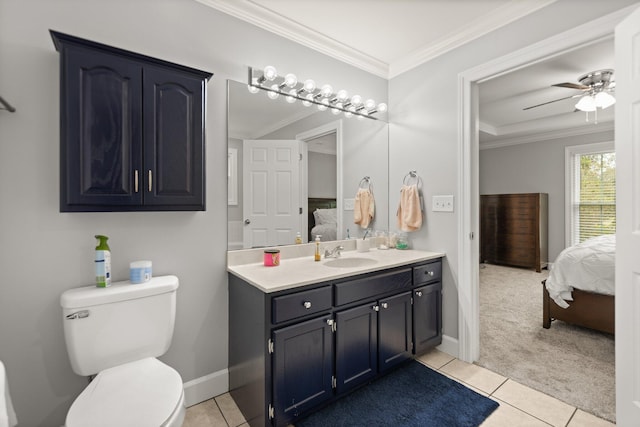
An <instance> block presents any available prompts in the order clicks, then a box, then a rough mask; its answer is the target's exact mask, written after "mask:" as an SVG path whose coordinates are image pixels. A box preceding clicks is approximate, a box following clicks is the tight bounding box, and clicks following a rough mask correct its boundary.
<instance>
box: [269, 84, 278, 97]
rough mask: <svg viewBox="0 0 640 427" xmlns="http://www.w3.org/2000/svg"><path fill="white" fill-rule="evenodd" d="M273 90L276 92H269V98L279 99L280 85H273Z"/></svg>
mask: <svg viewBox="0 0 640 427" xmlns="http://www.w3.org/2000/svg"><path fill="white" fill-rule="evenodd" d="M271 89H272V90H273V91H275V92H272V91H269V92H267V96H268V97H269V98H271V99H277V98H278V97H279V96H280V93H279V92H278V90H279V89H280V88H279V87H278V85H272V86H271Z"/></svg>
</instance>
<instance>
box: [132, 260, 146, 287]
mask: <svg viewBox="0 0 640 427" xmlns="http://www.w3.org/2000/svg"><path fill="white" fill-rule="evenodd" d="M149 280H151V261H133V262H132V263H130V264H129V281H130V282H131V283H144V282H148V281H149Z"/></svg>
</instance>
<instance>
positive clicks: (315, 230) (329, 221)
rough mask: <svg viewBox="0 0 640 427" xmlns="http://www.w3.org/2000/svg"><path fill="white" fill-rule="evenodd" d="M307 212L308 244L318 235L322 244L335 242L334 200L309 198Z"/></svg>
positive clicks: (335, 215)
mask: <svg viewBox="0 0 640 427" xmlns="http://www.w3.org/2000/svg"><path fill="white" fill-rule="evenodd" d="M307 212H308V213H309V218H308V226H309V230H308V231H309V236H308V237H309V241H310V242H312V241H313V240H314V239H315V238H316V235H320V236H321V237H320V240H322V241H323V242H326V241H329V240H336V238H337V234H338V221H337V210H336V199H330V198H317V197H316V198H309V199H308V204H307Z"/></svg>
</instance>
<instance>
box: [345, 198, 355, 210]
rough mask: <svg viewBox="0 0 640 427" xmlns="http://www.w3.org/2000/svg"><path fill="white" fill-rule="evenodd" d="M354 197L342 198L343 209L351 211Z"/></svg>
mask: <svg viewBox="0 0 640 427" xmlns="http://www.w3.org/2000/svg"><path fill="white" fill-rule="evenodd" d="M355 202H356V199H344V210H345V211H352V210H353V207H354V205H355Z"/></svg>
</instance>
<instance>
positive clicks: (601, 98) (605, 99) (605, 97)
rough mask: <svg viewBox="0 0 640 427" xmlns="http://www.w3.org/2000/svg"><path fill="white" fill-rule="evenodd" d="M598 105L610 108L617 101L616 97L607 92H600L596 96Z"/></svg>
mask: <svg viewBox="0 0 640 427" xmlns="http://www.w3.org/2000/svg"><path fill="white" fill-rule="evenodd" d="M595 103H596V107H600V108H602V109H604V108H609V107H611V106H612V105H613V104H615V103H616V99H615V98H614V97H613V96H612V95H611V94H609V93H607V92H599V93H598V94H596V96H595Z"/></svg>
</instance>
